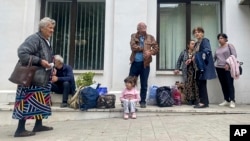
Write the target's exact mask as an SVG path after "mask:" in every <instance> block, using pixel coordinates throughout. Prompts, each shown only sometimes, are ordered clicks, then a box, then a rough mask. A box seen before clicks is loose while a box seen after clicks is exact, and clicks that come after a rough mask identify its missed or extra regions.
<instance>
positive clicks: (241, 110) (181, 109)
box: [0, 104, 250, 114]
mask: <svg viewBox="0 0 250 141" xmlns="http://www.w3.org/2000/svg"><path fill="white" fill-rule="evenodd" d="M236 106H237V107H236V108H234V109H232V108H229V107H220V106H217V105H212V104H210V106H209V108H203V109H194V108H193V107H191V106H188V105H182V106H173V107H158V106H151V105H148V106H147V108H140V107H139V105H138V106H137V110H138V112H139V113H191V114H250V105H236ZM0 111H13V105H9V104H1V105H0ZM52 111H53V112H108V113H112V112H119V113H122V111H123V108H122V107H121V105H120V104H116V108H111V109H98V108H94V109H88V110H87V111H81V110H79V109H72V108H60V107H59V106H52Z"/></svg>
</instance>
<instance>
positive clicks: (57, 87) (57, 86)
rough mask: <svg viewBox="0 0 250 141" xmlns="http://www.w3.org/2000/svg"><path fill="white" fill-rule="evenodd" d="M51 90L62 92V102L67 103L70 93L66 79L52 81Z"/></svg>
mask: <svg viewBox="0 0 250 141" xmlns="http://www.w3.org/2000/svg"><path fill="white" fill-rule="evenodd" d="M51 91H52V92H55V93H58V94H63V99H62V102H63V103H67V101H68V96H69V94H70V93H72V90H71V87H70V83H69V82H68V81H65V82H63V83H52V87H51Z"/></svg>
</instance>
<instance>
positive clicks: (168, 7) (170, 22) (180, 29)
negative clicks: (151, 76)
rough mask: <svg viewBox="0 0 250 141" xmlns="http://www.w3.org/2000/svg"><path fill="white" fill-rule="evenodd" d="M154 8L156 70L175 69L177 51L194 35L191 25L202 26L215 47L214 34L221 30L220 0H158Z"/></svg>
mask: <svg viewBox="0 0 250 141" xmlns="http://www.w3.org/2000/svg"><path fill="white" fill-rule="evenodd" d="M158 9H159V10H158V11H159V12H158V22H159V23H158V25H159V26H158V29H157V31H158V35H157V39H158V41H159V46H160V52H159V55H158V56H157V70H173V69H175V67H176V62H177V59H178V57H179V54H180V53H181V51H183V50H184V49H185V48H186V44H187V42H188V41H189V40H190V39H194V37H193V35H192V29H193V28H194V27H197V26H201V27H203V28H204V30H205V37H206V38H208V39H209V40H210V44H211V47H212V51H215V48H216V47H217V46H218V43H217V39H216V36H217V34H218V33H219V32H221V1H219V0H217V1H215V0H214V1H211V0H210V1H201V0H200V1H192V0H185V1H184V0H175V1H174V0H158Z"/></svg>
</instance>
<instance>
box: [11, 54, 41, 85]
mask: <svg viewBox="0 0 250 141" xmlns="http://www.w3.org/2000/svg"><path fill="white" fill-rule="evenodd" d="M37 68H38V67H37V66H32V57H30V59H29V63H28V65H27V66H23V65H22V64H21V62H20V60H19V61H18V62H17V64H16V66H15V68H14V71H13V72H12V74H11V75H10V78H9V81H11V82H13V83H15V84H18V85H21V86H24V87H29V86H30V85H31V84H32V80H33V77H34V75H35V72H36V70H37Z"/></svg>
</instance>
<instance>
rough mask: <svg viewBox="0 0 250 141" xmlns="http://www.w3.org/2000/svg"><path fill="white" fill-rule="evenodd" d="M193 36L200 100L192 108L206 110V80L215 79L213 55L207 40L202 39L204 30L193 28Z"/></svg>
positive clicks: (207, 102)
mask: <svg viewBox="0 0 250 141" xmlns="http://www.w3.org/2000/svg"><path fill="white" fill-rule="evenodd" d="M193 35H194V36H195V38H196V39H197V42H196V44H195V50H196V55H195V58H194V59H195V64H196V81H197V85H198V89H199V98H200V102H199V103H198V104H197V105H195V106H194V108H206V107H208V106H209V100H208V93H207V80H210V79H214V78H216V73H215V67H214V61H213V55H212V50H211V46H210V43H209V40H208V39H207V38H204V29H203V28H202V27H196V28H194V29H193ZM198 55H200V56H198ZM190 60H191V59H190ZM201 63H202V64H201ZM201 66H202V68H201Z"/></svg>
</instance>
